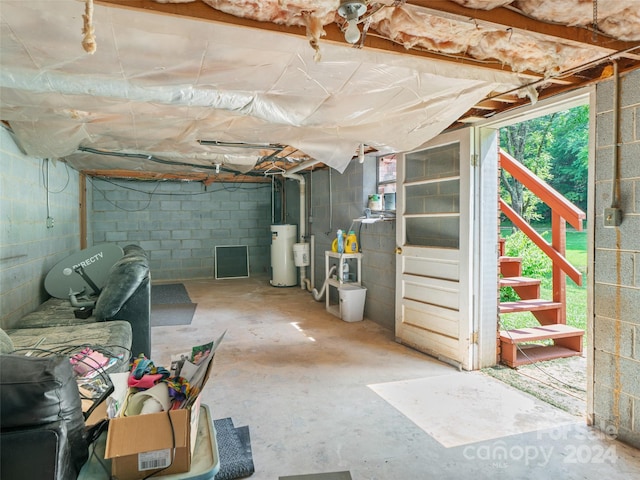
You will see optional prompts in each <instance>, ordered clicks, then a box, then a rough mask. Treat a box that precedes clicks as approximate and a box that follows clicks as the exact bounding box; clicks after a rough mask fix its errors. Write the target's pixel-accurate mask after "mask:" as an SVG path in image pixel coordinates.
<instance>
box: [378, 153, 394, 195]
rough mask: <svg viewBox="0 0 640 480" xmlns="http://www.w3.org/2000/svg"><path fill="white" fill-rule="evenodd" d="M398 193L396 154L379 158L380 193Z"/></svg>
mask: <svg viewBox="0 0 640 480" xmlns="http://www.w3.org/2000/svg"><path fill="white" fill-rule="evenodd" d="M395 191H396V154H395V153H393V154H390V155H384V156H382V157H378V193H379V194H380V195H383V194H385V193H395Z"/></svg>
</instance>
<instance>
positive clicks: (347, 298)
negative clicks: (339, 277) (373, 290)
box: [338, 285, 367, 322]
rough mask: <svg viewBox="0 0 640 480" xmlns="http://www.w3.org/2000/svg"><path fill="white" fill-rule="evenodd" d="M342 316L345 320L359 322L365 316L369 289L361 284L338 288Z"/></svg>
mask: <svg viewBox="0 0 640 480" xmlns="http://www.w3.org/2000/svg"><path fill="white" fill-rule="evenodd" d="M338 295H339V296H340V318H341V319H342V320H344V321H345V322H359V321H360V320H362V318H363V316H364V301H365V298H366V296H367V289H366V288H365V287H361V286H359V285H344V286H342V287H340V288H339V289H338Z"/></svg>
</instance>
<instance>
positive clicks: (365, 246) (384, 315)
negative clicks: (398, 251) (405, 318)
mask: <svg viewBox="0 0 640 480" xmlns="http://www.w3.org/2000/svg"><path fill="white" fill-rule="evenodd" d="M305 181H306V186H307V189H308V191H309V192H310V195H311V203H310V207H309V215H310V221H311V223H310V229H309V230H310V231H309V233H310V234H313V235H314V236H315V255H314V259H315V278H314V281H315V286H316V288H317V289H318V290H320V289H321V288H322V284H323V282H324V280H325V269H324V263H325V262H324V259H325V255H324V252H325V251H327V250H331V243H332V242H333V239H334V238H335V237H336V232H337V230H338V229H339V228H340V229H343V230H346V229H349V228H350V227H351V228H352V229H353V230H354V231H355V232H356V234H358V241H359V243H360V245H361V249H362V254H363V257H362V279H361V280H362V284H363V286H365V287H366V288H367V297H366V302H365V310H364V316H365V318H367V319H369V320H372V321H374V322H376V323H378V324H380V325H382V326H384V327H386V328H389V329H390V330H393V329H394V318H395V253H394V249H395V222H393V221H391V222H381V223H376V224H371V225H363V226H362V228H360V224H359V223H358V222H356V223H354V222H353V219H356V218H360V217H362V216H363V215H364V209H365V208H366V207H367V201H368V195H369V194H372V193H375V191H376V161H375V158H373V157H367V158H365V162H364V163H363V164H360V163H358V162H357V161H355V160H354V161H352V162H351V163H350V164H349V166H348V167H347V169H346V170H345V171H344V173H342V174H340V173H338V172H336V171H335V170H332V171H331V172H330V171H329V170H327V169H323V170H317V171H314V172H313V173H310V174H305ZM286 195H287V203H286V208H287V217H286V218H287V223H295V224H298V223H299V222H298V218H299V217H298V214H299V207H298V204H299V198H298V196H297V195H298V185H297V182H292V181H287V183H286ZM353 268H354V269H355V264H354V266H353ZM331 290H332V293H333V294H335V289H331ZM337 301H338V300H337V298H332V303H337Z"/></svg>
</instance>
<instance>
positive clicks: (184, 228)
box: [91, 178, 271, 281]
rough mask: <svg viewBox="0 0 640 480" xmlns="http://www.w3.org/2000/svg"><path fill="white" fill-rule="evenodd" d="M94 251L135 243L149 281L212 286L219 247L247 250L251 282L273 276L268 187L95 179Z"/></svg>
mask: <svg viewBox="0 0 640 480" xmlns="http://www.w3.org/2000/svg"><path fill="white" fill-rule="evenodd" d="M91 183H92V185H93V206H92V212H91V222H92V225H91V227H92V232H93V243H94V244H97V243H103V242H113V243H117V244H118V245H120V246H125V245H128V244H131V243H135V244H138V245H140V246H141V247H142V248H144V249H145V250H146V251H147V252H148V253H149V256H150V260H151V272H152V279H153V280H154V281H159V280H162V281H164V280H184V279H194V278H213V277H215V270H214V255H215V247H216V246H225V245H247V246H248V247H249V269H250V274H264V273H268V272H269V268H270V253H269V250H270V245H271V236H270V230H269V226H270V224H271V184H269V183H258V184H253V183H251V184H250V183H246V184H230V183H226V184H221V183H214V184H212V185H211V186H209V187H205V186H204V185H203V184H202V183H200V182H141V181H121V180H119V181H106V180H101V179H97V178H95V179H92V180H91Z"/></svg>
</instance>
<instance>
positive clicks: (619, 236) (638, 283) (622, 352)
mask: <svg viewBox="0 0 640 480" xmlns="http://www.w3.org/2000/svg"><path fill="white" fill-rule="evenodd" d="M613 90H614V87H613V80H609V81H607V82H603V83H600V84H598V86H597V88H596V152H595V176H594V178H595V262H594V263H595V266H594V275H593V278H594V315H595V318H594V338H593V341H594V348H595V352H594V354H595V355H594V423H595V425H596V426H597V427H600V428H607V427H608V428H612V427H613V428H614V429H615V431H616V435H617V437H618V438H619V439H620V440H622V441H625V442H627V443H630V444H632V445H634V446H636V447H640V382H639V381H638V377H639V376H640V341H639V340H638V339H640V316H638V311H640V266H639V265H640V200H638V199H640V70H636V71H634V72H631V73H629V74H627V75H624V76H621V78H620V97H619V98H620V108H621V110H620V124H619V128H620V147H619V157H620V162H619V164H618V165H619V179H620V192H621V204H620V207H621V209H622V211H623V221H622V224H621V225H620V226H619V227H604V215H603V212H604V209H605V208H606V207H609V206H611V202H612V185H613V171H614V168H613V165H614V163H613V162H614V146H613V144H614V137H613V121H614V113H613Z"/></svg>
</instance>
